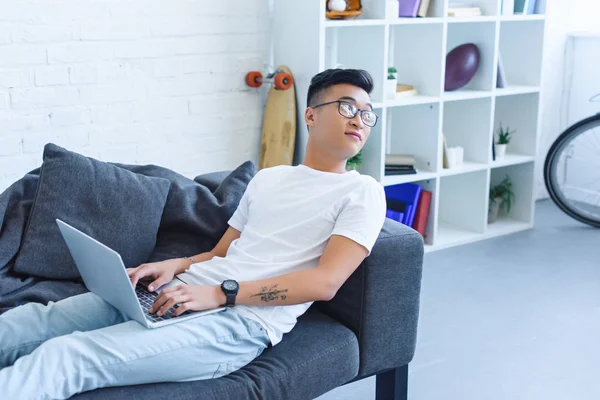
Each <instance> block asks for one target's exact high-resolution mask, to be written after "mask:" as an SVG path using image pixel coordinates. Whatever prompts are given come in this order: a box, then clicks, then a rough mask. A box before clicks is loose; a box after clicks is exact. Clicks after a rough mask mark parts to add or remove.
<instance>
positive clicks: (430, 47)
mask: <svg viewBox="0 0 600 400" xmlns="http://www.w3.org/2000/svg"><path fill="white" fill-rule="evenodd" d="M443 31H444V26H443V25H441V24H440V25H431V24H421V25H415V24H413V25H394V26H391V27H390V49H389V54H388V58H389V62H388V65H389V66H392V65H393V66H395V67H396V69H397V70H398V74H397V78H398V83H399V84H409V85H412V86H414V87H415V89H417V91H418V93H419V94H420V95H423V96H433V97H439V95H440V89H441V87H442V77H443V74H442V70H441V66H442V52H443V49H442V47H443V46H442V45H443V42H442V40H440V39H441V38H442V37H443ZM415 38H419V40H415ZM399 99H401V100H400V101H402V99H405V98H404V97H400V98H399ZM392 101H395V100H392Z"/></svg>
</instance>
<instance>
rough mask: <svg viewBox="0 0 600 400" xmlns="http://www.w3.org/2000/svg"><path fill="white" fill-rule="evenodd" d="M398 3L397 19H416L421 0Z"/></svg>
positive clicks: (403, 0) (405, 0)
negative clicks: (398, 12)
mask: <svg viewBox="0 0 600 400" xmlns="http://www.w3.org/2000/svg"><path fill="white" fill-rule="evenodd" d="M398 1H399V2H400V14H399V15H398V16H399V17H416V16H417V12H418V11H419V7H420V5H421V0H398Z"/></svg>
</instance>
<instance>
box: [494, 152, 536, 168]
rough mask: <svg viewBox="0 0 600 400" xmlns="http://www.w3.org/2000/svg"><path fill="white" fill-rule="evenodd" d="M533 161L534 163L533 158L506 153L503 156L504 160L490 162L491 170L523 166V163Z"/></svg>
mask: <svg viewBox="0 0 600 400" xmlns="http://www.w3.org/2000/svg"><path fill="white" fill-rule="evenodd" d="M534 161H535V157H534V156H528V155H523V154H516V153H506V154H505V155H504V158H502V159H499V160H498V159H497V160H495V161H492V168H499V167H507V166H509V165H518V164H525V163H529V162H534Z"/></svg>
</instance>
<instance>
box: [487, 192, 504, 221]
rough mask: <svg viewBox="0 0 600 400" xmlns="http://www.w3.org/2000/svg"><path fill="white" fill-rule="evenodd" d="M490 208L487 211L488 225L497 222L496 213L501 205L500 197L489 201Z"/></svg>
mask: <svg viewBox="0 0 600 400" xmlns="http://www.w3.org/2000/svg"><path fill="white" fill-rule="evenodd" d="M489 201H490V208H489V210H488V224H493V223H494V222H496V221H497V220H498V213H499V212H500V205H501V204H502V197H496V199H494V200H492V199H490V200H489Z"/></svg>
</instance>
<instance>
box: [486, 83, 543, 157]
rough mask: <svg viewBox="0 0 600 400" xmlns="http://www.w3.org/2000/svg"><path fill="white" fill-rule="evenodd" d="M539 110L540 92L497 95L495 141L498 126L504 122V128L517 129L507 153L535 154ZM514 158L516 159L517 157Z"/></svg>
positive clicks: (495, 139)
mask: <svg viewBox="0 0 600 400" xmlns="http://www.w3.org/2000/svg"><path fill="white" fill-rule="evenodd" d="M538 110H539V93H530V94H521V95H515V96H503V97H497V98H496V111H495V114H494V141H495V142H496V141H497V140H498V135H497V133H498V128H499V127H500V124H502V127H503V128H505V129H506V128H510V130H514V131H515V133H513V134H512V135H511V141H510V143H509V144H508V146H507V148H506V153H512V154H520V155H525V156H535V155H536V141H537V132H538ZM490 146H491V145H490ZM490 151H491V149H490ZM514 160H515V161H516V159H514Z"/></svg>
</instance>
